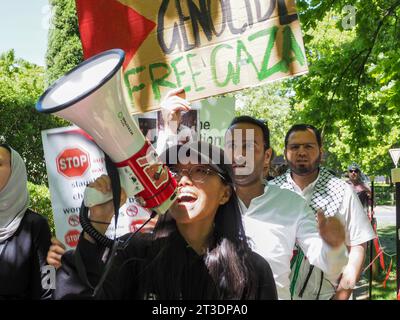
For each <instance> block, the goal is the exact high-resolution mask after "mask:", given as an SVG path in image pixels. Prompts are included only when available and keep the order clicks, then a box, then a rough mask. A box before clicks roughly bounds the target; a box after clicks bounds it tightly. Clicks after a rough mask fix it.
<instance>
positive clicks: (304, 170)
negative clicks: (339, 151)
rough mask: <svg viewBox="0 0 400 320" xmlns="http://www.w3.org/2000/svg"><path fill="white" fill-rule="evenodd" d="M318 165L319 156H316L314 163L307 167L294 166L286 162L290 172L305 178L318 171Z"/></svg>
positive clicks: (294, 164)
mask: <svg viewBox="0 0 400 320" xmlns="http://www.w3.org/2000/svg"><path fill="white" fill-rule="evenodd" d="M320 163H321V156H318V158H317V159H316V160H315V161H314V162H312V163H311V164H307V165H296V163H295V162H292V161H289V160H288V165H289V168H290V170H291V171H292V172H293V173H295V174H297V175H298V176H307V175H309V174H311V173H314V172H315V171H317V170H318V168H319V165H320Z"/></svg>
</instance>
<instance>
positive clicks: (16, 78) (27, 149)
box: [0, 50, 64, 184]
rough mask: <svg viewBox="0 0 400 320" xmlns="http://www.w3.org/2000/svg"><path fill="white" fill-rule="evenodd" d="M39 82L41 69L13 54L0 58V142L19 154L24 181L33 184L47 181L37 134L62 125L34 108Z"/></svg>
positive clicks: (39, 139)
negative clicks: (22, 161) (23, 169)
mask: <svg viewBox="0 0 400 320" xmlns="http://www.w3.org/2000/svg"><path fill="white" fill-rule="evenodd" d="M43 78H44V70H43V68H42V67H39V66H37V65H35V64H32V63H29V62H27V61H24V60H22V59H16V58H15V54H14V51H13V50H11V51H8V52H6V53H3V54H1V55H0V123H1V131H0V141H1V142H6V143H8V144H9V145H11V146H12V147H13V148H14V149H15V150H17V151H18V152H19V153H20V154H21V156H22V157H23V159H24V160H25V163H26V166H27V171H28V179H29V180H30V181H32V182H34V183H36V184H41V183H43V182H45V181H47V175H46V167H45V163H44V157H43V147H42V140H41V131H42V130H44V129H49V128H54V127H59V126H60V125H62V124H63V123H64V122H63V121H62V120H58V119H55V118H54V117H51V116H43V115H41V114H40V113H39V112H37V111H36V110H35V108H34V106H35V104H36V101H37V100H38V98H39V96H40V94H41V93H42V92H43V90H44V83H43Z"/></svg>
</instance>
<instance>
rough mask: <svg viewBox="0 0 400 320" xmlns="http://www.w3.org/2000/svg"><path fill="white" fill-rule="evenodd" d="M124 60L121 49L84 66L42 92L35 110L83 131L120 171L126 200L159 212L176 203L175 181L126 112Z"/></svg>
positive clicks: (114, 50) (100, 195)
mask: <svg viewBox="0 0 400 320" xmlns="http://www.w3.org/2000/svg"><path fill="white" fill-rule="evenodd" d="M124 58H125V53H124V51H122V50H120V49H113V50H108V51H105V52H102V53H100V54H97V55H95V56H93V57H91V58H90V59H88V60H86V61H84V62H82V63H81V64H80V65H78V66H77V67H75V68H74V69H72V70H71V71H69V72H68V73H67V74H65V75H64V76H63V77H62V78H60V79H59V80H57V81H56V82H55V83H54V84H52V85H51V86H50V87H49V88H48V89H47V90H46V91H45V93H44V94H43V95H42V96H41V97H40V99H39V101H38V103H37V104H36V109H37V110H38V111H39V112H43V113H52V114H55V115H57V116H59V117H62V118H64V119H66V120H69V121H71V122H73V123H74V124H76V125H77V126H78V127H80V128H81V129H83V130H84V131H86V132H87V133H88V134H89V135H90V136H92V137H93V139H94V141H95V142H96V143H97V144H98V145H99V146H100V148H101V149H102V150H103V151H104V152H105V153H107V154H108V155H109V157H110V158H111V160H112V161H113V162H114V164H115V165H116V167H117V168H118V171H119V175H120V179H121V185H122V186H123V187H124V189H125V191H126V193H127V196H128V197H133V196H136V198H137V199H140V201H139V203H140V204H141V205H142V206H143V207H145V208H149V209H152V210H154V211H156V212H157V213H161V214H162V213H165V212H166V211H167V210H168V208H169V207H170V206H171V204H172V203H173V202H174V200H175V197H176V181H175V180H174V179H173V178H172V177H171V174H170V172H169V170H168V169H167V167H166V166H165V165H162V164H161V162H160V161H159V159H158V156H157V154H156V151H155V150H154V148H153V147H152V145H151V144H150V143H149V142H148V141H147V140H146V139H145V138H144V136H143V134H142V132H141V131H140V129H139V128H138V125H137V124H136V123H135V121H133V119H132V117H131V114H130V113H129V108H130V103H131V101H130V97H129V95H128V92H127V90H126V88H125V83H124V77H123V73H122V63H123V61H124ZM88 189H92V188H87V190H88ZM89 192H93V195H95V196H97V197H98V198H97V199H96V200H95V202H96V204H99V203H103V202H105V201H106V200H110V198H108V199H105V198H104V196H103V194H102V193H100V192H97V191H96V190H94V189H92V191H89ZM93 195H92V196H90V198H91V199H93Z"/></svg>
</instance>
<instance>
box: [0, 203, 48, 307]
mask: <svg viewBox="0 0 400 320" xmlns="http://www.w3.org/2000/svg"><path fill="white" fill-rule="evenodd" d="M50 239H51V233H50V228H49V225H48V223H47V220H46V219H45V218H44V217H43V216H41V215H39V214H37V213H34V212H32V211H30V210H27V211H26V213H25V216H24V217H23V219H22V220H21V224H20V226H19V227H18V229H17V231H16V232H15V234H14V235H13V236H12V237H11V238H9V239H7V240H6V241H5V242H3V248H2V250H1V253H0V299H48V298H50V297H51V290H50V289H43V288H42V278H43V276H46V274H42V273H41V268H42V267H43V266H45V265H46V257H47V252H48V250H49V248H50Z"/></svg>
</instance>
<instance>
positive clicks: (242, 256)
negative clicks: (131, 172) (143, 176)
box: [55, 142, 277, 300]
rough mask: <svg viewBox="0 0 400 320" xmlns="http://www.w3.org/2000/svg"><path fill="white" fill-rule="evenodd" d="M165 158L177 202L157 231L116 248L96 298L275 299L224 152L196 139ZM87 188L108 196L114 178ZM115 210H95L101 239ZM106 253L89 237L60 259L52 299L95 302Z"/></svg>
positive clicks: (173, 149) (106, 206) (92, 210)
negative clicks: (243, 217) (249, 234)
mask: <svg viewBox="0 0 400 320" xmlns="http://www.w3.org/2000/svg"><path fill="white" fill-rule="evenodd" d="M182 148H184V149H182ZM177 155H179V156H181V157H182V156H184V158H185V159H184V160H185V161H183V160H181V159H179V157H177ZM161 158H162V159H164V160H165V162H166V164H167V166H168V167H169V169H170V171H171V172H172V174H173V176H174V177H175V179H176V180H177V182H178V195H177V198H176V201H175V202H174V204H173V205H172V206H171V208H170V209H169V210H168V212H167V213H166V214H165V215H162V216H160V218H159V219H158V222H157V225H156V227H155V229H154V232H153V233H152V234H137V235H136V236H135V237H132V238H131V240H130V241H129V242H128V244H127V246H126V248H125V249H124V250H120V251H117V254H116V257H115V259H114V261H113V263H112V266H111V269H110V272H109V273H108V274H107V276H106V278H105V280H104V282H103V283H102V285H101V289H100V290H98V291H96V292H97V294H96V295H95V296H94V297H95V298H98V299H191V300H193V299H277V293H276V288H275V282H274V279H273V275H272V272H271V269H270V267H269V264H268V263H267V262H266V261H265V260H264V259H263V258H261V257H260V256H259V255H257V254H256V253H254V252H252V251H251V249H250V247H249V244H248V240H247V237H246V235H245V232H244V229H243V225H242V220H241V212H240V209H239V205H238V199H237V196H236V194H235V191H234V188H233V180H232V167H231V165H230V164H228V163H225V162H224V160H225V157H224V152H223V150H222V149H220V148H218V147H215V146H212V145H210V144H208V143H205V142H196V143H189V144H186V145H182V146H173V147H170V148H168V149H167V150H166V151H165V152H164V154H163V155H161ZM172 159H177V160H178V161H175V163H174V161H173V160H172ZM89 187H92V188H95V189H96V190H98V191H101V192H103V193H107V192H109V191H110V188H111V183H110V179H109V178H108V177H107V176H102V177H100V178H98V179H97V180H96V181H95V182H94V183H93V184H91V185H90V186H89ZM122 198H124V196H123V192H122ZM121 200H122V203H123V201H124V199H121ZM113 212H114V208H113V202H112V201H109V202H107V203H105V204H101V205H96V206H93V207H92V208H90V220H91V223H92V225H93V227H94V228H95V229H96V230H97V231H98V232H100V233H102V234H104V233H105V231H106V229H107V226H108V224H109V223H110V222H111V219H112V216H113ZM104 253H105V248H104V247H102V246H101V245H100V244H99V243H97V242H96V240H94V239H93V238H92V237H90V236H89V235H88V234H86V233H85V232H84V233H83V235H82V236H81V237H80V240H79V244H78V246H77V249H76V251H75V252H70V253H66V254H65V255H64V256H63V264H62V267H61V268H60V270H59V272H58V274H57V284H56V291H55V298H56V299H60V298H64V299H68V298H74V299H76V298H89V297H93V292H94V289H93V288H94V287H96V286H97V284H98V283H99V281H100V279H101V277H102V274H103V271H104V268H105V262H104ZM79 263H81V266H78V264H79Z"/></svg>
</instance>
